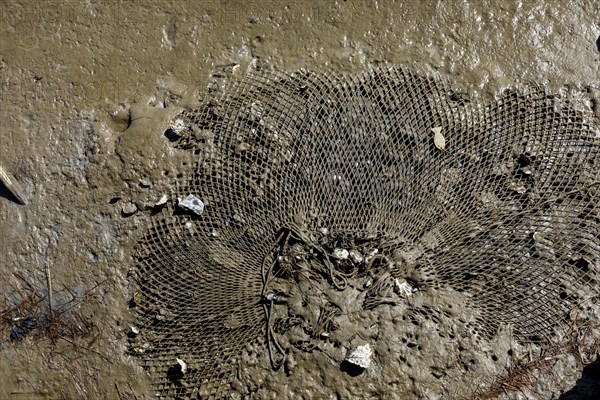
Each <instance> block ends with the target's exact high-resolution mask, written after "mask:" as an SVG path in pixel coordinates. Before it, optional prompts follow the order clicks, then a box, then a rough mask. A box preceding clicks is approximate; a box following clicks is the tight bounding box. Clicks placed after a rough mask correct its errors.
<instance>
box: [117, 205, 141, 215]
mask: <svg viewBox="0 0 600 400" xmlns="http://www.w3.org/2000/svg"><path fill="white" fill-rule="evenodd" d="M137 210H138V208H137V206H136V205H135V204H133V203H132V202H129V203H125V204H123V208H121V211H123V214H124V215H132V214H134V213H135V212H136V211H137Z"/></svg>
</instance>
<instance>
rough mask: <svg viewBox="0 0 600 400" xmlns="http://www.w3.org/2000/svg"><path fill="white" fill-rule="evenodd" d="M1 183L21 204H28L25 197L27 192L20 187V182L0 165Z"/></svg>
mask: <svg viewBox="0 0 600 400" xmlns="http://www.w3.org/2000/svg"><path fill="white" fill-rule="evenodd" d="M0 181H2V183H4V186H6V188H7V189H8V190H9V191H10V192H11V193H12V195H13V196H15V198H16V199H17V200H19V202H20V203H21V204H27V198H26V197H25V192H23V188H21V185H19V182H17V180H16V179H15V177H14V176H12V174H10V173H8V172H6V171H5V170H4V168H2V166H1V165H0Z"/></svg>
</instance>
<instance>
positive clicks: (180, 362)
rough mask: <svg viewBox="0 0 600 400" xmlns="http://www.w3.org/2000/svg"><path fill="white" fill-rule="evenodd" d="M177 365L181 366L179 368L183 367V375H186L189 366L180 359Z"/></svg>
mask: <svg viewBox="0 0 600 400" xmlns="http://www.w3.org/2000/svg"><path fill="white" fill-rule="evenodd" d="M177 364H179V366H180V367H181V373H183V374H185V373H186V371H187V364H186V363H185V361H183V360H182V359H180V358H178V359H177Z"/></svg>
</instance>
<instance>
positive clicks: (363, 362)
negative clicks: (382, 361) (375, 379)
mask: <svg viewBox="0 0 600 400" xmlns="http://www.w3.org/2000/svg"><path fill="white" fill-rule="evenodd" d="M372 357H373V350H371V346H370V345H369V344H368V343H367V344H364V345H361V346H356V347H355V348H354V349H352V350H350V351H349V352H348V355H347V356H346V358H345V360H344V361H346V362H349V363H350V364H354V365H357V366H359V367H361V368H364V369H367V368H369V367H370V366H371V361H372V360H371V358H372Z"/></svg>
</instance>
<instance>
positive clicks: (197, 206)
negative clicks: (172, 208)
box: [177, 194, 204, 215]
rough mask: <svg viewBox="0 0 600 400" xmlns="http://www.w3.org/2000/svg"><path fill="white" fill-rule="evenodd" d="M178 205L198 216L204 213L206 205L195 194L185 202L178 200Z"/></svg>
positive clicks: (189, 196)
mask: <svg viewBox="0 0 600 400" xmlns="http://www.w3.org/2000/svg"><path fill="white" fill-rule="evenodd" d="M177 205H178V206H179V207H181V208H185V209H186V210H190V211H192V212H193V213H194V214H196V215H201V214H202V212H203V211H204V203H203V202H202V200H200V199H199V198H197V197H196V196H194V195H193V194H189V195H188V196H187V197H186V198H185V199H183V200H181V198H178V199H177Z"/></svg>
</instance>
